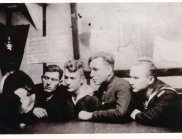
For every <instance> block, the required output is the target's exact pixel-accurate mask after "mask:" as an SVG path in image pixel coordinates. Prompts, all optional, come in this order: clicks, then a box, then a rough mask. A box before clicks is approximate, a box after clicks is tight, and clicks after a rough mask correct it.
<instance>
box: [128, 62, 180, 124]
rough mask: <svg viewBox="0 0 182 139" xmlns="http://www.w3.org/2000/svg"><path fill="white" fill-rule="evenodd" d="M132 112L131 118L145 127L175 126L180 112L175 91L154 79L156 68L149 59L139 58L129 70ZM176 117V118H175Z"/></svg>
mask: <svg viewBox="0 0 182 139" xmlns="http://www.w3.org/2000/svg"><path fill="white" fill-rule="evenodd" d="M130 76H131V82H130V83H131V85H132V87H133V92H134V96H135V97H134V110H133V112H132V113H131V118H132V119H134V120H135V121H137V122H140V123H143V124H147V125H159V126H160V125H170V126H172V124H175V123H176V121H175V120H179V119H177V117H176V116H178V115H179V114H180V113H179V112H180V111H178V110H179V109H178V108H179V107H178V106H180V101H179V96H178V93H177V91H176V90H175V89H174V88H172V87H171V86H169V85H167V84H165V83H164V82H162V81H161V80H159V79H157V77H156V68H155V66H154V64H153V62H152V60H150V59H149V58H141V59H140V60H139V61H138V62H137V63H136V64H135V65H134V66H133V67H132V68H131V69H130ZM175 117H176V118H175Z"/></svg>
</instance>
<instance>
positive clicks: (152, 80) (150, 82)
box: [149, 76, 155, 85]
mask: <svg viewBox="0 0 182 139" xmlns="http://www.w3.org/2000/svg"><path fill="white" fill-rule="evenodd" d="M154 81H155V78H154V76H150V77H149V84H150V85H151V84H153V83H154Z"/></svg>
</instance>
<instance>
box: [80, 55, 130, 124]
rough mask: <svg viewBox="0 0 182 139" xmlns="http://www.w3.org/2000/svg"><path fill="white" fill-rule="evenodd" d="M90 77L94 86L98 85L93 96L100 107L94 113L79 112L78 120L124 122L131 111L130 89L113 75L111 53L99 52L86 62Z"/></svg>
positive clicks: (126, 83)
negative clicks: (97, 100)
mask: <svg viewBox="0 0 182 139" xmlns="http://www.w3.org/2000/svg"><path fill="white" fill-rule="evenodd" d="M88 64H89V67H90V69H91V73H90V76H91V78H92V81H93V83H94V84H96V85H100V87H99V89H98V91H97V92H96V93H95V94H94V96H96V97H97V98H98V99H99V101H100V104H101V105H100V107H99V109H98V110H96V111H94V112H87V111H81V112H80V113H79V118H80V119H82V120H92V121H98V122H124V121H126V120H127V119H128V117H129V113H130V109H131V102H132V96H131V90H130V89H131V88H130V85H129V83H128V82H127V81H126V80H124V79H121V78H118V77H116V76H115V75H114V58H113V55H112V54H111V53H106V52H101V53H97V54H95V55H94V56H92V57H91V58H90V59H89V61H88Z"/></svg>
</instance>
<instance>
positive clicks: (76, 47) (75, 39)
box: [70, 3, 80, 59]
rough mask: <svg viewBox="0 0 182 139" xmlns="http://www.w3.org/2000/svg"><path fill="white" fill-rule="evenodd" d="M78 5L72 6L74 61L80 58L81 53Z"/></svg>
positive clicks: (73, 4) (72, 4)
mask: <svg viewBox="0 0 182 139" xmlns="http://www.w3.org/2000/svg"><path fill="white" fill-rule="evenodd" d="M76 6H77V5H76V3H71V4H70V9H71V24H72V25H71V28H72V39H73V57H74V59H79V58H80V51H79V39H78V25H77V19H78V18H77V7H76Z"/></svg>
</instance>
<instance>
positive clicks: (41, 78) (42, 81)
mask: <svg viewBox="0 0 182 139" xmlns="http://www.w3.org/2000/svg"><path fill="white" fill-rule="evenodd" d="M41 81H42V83H43V75H42V76H41Z"/></svg>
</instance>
